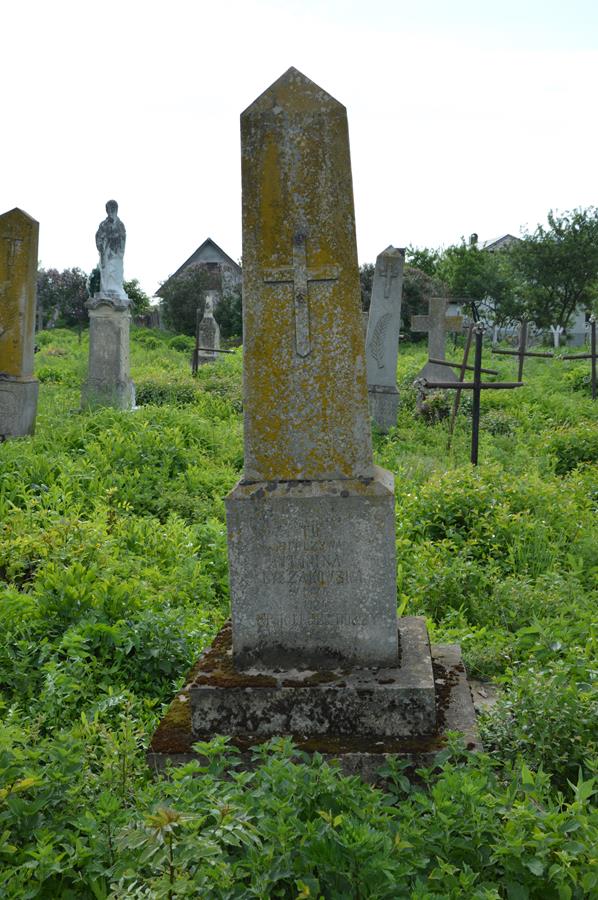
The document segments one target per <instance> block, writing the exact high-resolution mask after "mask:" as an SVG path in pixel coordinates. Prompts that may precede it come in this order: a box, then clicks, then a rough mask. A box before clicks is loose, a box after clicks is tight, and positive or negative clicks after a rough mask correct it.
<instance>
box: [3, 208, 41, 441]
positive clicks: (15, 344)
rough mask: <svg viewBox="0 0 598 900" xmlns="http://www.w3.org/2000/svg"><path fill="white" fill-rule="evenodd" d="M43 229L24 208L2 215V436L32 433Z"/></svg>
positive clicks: (34, 409)
mask: <svg viewBox="0 0 598 900" xmlns="http://www.w3.org/2000/svg"><path fill="white" fill-rule="evenodd" d="M38 235H39V225H38V223H37V222H36V221H35V219H32V218H31V216H29V215H27V213H26V212H23V210H22V209H18V208H15V209H12V210H10V211H9V212H7V213H4V215H2V216H0V391H1V392H2V393H1V395H0V436H2V437H19V436H23V435H28V434H33V431H34V429H35V417H36V412H37V395H38V385H37V381H36V380H35V379H34V378H33V350H34V342H35V298H36V283H37V248H38Z"/></svg>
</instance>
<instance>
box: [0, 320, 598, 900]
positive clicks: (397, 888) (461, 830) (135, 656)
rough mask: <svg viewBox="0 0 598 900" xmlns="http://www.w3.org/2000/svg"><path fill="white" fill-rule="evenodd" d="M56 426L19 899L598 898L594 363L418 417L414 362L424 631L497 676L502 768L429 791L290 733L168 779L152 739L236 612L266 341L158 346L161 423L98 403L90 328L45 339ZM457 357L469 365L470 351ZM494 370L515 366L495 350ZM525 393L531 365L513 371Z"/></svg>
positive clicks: (31, 646)
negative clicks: (209, 360) (245, 394)
mask: <svg viewBox="0 0 598 900" xmlns="http://www.w3.org/2000/svg"><path fill="white" fill-rule="evenodd" d="M38 344H39V345H40V347H41V349H40V352H39V353H38V354H37V356H36V375H37V376H38V377H39V379H40V382H41V384H40V400H39V415H38V423H37V433H36V435H35V437H34V438H32V439H26V440H14V441H10V442H7V443H5V444H3V445H2V446H0V631H1V637H0V690H1V694H0V704H1V710H2V725H1V729H0V895H1V896H2V897H19V898H25V897H26V898H33V897H43V898H80V897H81V898H88V897H89V898H96V900H100V898H108V897H111V898H121V897H138V898H141V897H143V898H146V897H151V898H154V897H168V898H174V897H210V898H211V897H215V898H276V897H281V898H297V900H298V898H321V897H322V898H397V897H410V898H421V900H423V898H426V900H427V898H447V897H448V898H462V897H468V898H470V897H471V898H499V897H507V898H514V900H519V898H527V897H537V898H553V897H554V898H559V900H563V898H565V900H566V898H577V897H598V809H597V807H596V802H595V801H596V798H597V796H598V727H597V707H598V700H597V691H596V686H597V680H596V668H597V655H598V654H597V650H598V644H597V626H596V601H597V594H598V590H597V582H598V553H597V550H596V548H597V545H598V524H597V516H596V513H597V509H598V404H596V403H592V401H591V398H590V393H589V386H588V384H587V375H588V370H589V367H588V366H587V365H586V363H584V362H581V363H563V362H560V361H558V360H554V361H553V360H549V361H546V360H533V359H532V360H529V361H528V363H527V365H526V375H525V378H526V387H525V388H522V389H520V390H519V391H518V392H508V391H505V392H498V391H497V392H491V391H487V392H485V393H484V396H483V397H482V423H481V442H480V465H479V467H478V468H477V469H473V468H472V467H471V466H470V464H469V462H468V459H469V441H470V432H469V426H470V419H469V415H468V413H469V410H470V403H469V404H468V399H467V398H466V397H465V398H464V399H463V401H462V412H461V413H460V416H459V419H458V421H457V428H456V433H455V437H454V440H453V444H452V448H451V451H450V452H447V450H446V442H447V424H446V421H443V420H441V421H434V420H435V419H437V418H440V416H441V414H442V412H443V409H444V407H446V409H449V408H450V404H451V403H452V397H448V398H446V399H442V397H441V398H440V399H435V400H433V401H432V402H431V403H430V405H429V413H428V416H429V420H430V421H429V422H425V421H423V420H422V419H421V418H417V417H416V416H415V399H416V398H415V394H414V391H413V389H412V388H411V387H410V384H411V381H412V380H413V378H414V376H415V375H416V374H417V372H418V371H419V369H420V368H421V366H422V364H423V362H424V359H425V349H424V346H425V345H418V346H415V347H409V346H408V345H406V346H403V345H402V346H401V350H400V354H399V364H398V384H399V390H400V392H401V406H400V412H399V420H398V425H397V428H395V429H392V430H391V431H390V432H389V434H387V435H384V436H382V435H380V434H376V435H375V438H374V442H375V451H376V462H377V463H379V464H380V465H382V466H384V467H386V468H388V469H390V470H391V471H392V472H394V473H395V476H396V494H397V508H396V517H397V550H398V579H397V580H398V596H397V606H398V610H399V612H400V613H401V614H410V615H425V616H426V617H427V620H428V624H429V628H430V632H431V635H432V639H433V640H434V641H435V642H460V643H461V645H462V648H463V653H464V658H465V663H466V666H467V669H468V673H469V675H470V677H471V678H473V679H477V680H478V681H482V682H484V683H485V682H488V683H492V687H491V686H490V684H489V685H488V687H487V688H482V692H481V694H480V692H478V693H477V696H478V697H479V696H483V694H484V693H487V694H489V695H490V694H492V693H493V691H494V689H497V691H498V700H497V702H496V703H495V704H494V705H492V706H491V707H488V708H487V709H486V710H485V711H482V714H481V717H480V722H479V724H480V730H481V735H482V738H483V741H484V744H485V752H484V753H480V754H468V753H467V752H465V751H464V750H463V748H462V747H461V746H460V745H459V742H458V740H456V739H455V740H454V741H452V742H451V743H450V744H449V745H447V747H446V750H445V751H443V753H442V754H441V758H440V764H439V766H438V767H437V768H436V769H427V770H420V771H419V772H418V778H417V780H416V782H415V783H413V782H412V781H410V780H409V779H407V778H406V777H405V774H404V771H403V765H402V764H401V763H396V764H392V765H391V764H388V765H387V767H386V771H385V777H386V783H387V790H386V791H382V790H379V789H377V788H373V787H371V786H368V785H366V784H364V783H362V782H361V781H360V780H359V779H358V778H346V777H343V776H341V775H340V774H339V772H338V770H337V769H336V768H334V767H331V766H328V765H326V764H324V763H323V762H322V760H321V759H320V758H319V757H318V756H317V755H316V756H313V757H309V758H308V757H304V758H301V757H298V756H297V755H296V754H294V753H293V748H292V746H290V745H289V744H288V743H287V742H285V741H276V740H274V741H272V742H271V743H270V744H269V745H266V746H264V747H263V748H262V749H261V750H260V751H259V753H258V755H259V759H260V762H259V765H258V767H257V768H256V769H255V771H253V772H249V773H248V772H240V771H239V772H237V774H235V775H234V776H233V777H232V778H225V777H224V771H225V769H227V770H230V766H231V758H232V757H234V754H233V752H232V751H231V750H230V749H227V747H226V742H224V741H219V740H216V741H214V742H213V743H212V744H211V745H210V746H206V747H204V752H205V753H206V754H207V755H208V756H209V758H210V760H211V761H210V764H209V766H207V767H205V768H204V769H201V767H200V766H199V764H198V763H190V764H188V765H186V766H183V767H181V768H178V769H175V770H173V772H172V774H171V777H170V778H168V779H162V778H156V777H154V776H152V774H151V773H150V771H149V768H148V767H147V764H146V761H145V756H144V750H145V748H146V746H147V742H148V739H149V737H150V735H151V734H152V732H153V730H154V729H155V727H156V724H157V722H158V720H159V718H160V716H161V714H163V712H164V710H165V708H166V705H167V704H168V703H169V702H170V700H171V699H172V697H173V696H174V695H175V693H176V690H177V688H179V687H180V686H181V685H182V683H183V679H184V675H185V673H186V671H187V670H188V669H189V667H190V666H191V665H192V663H193V662H194V661H195V660H196V659H197V657H198V655H199V652H200V650H201V649H202V648H203V647H204V646H206V645H207V644H208V643H209V641H210V640H211V638H212V637H213V636H214V634H215V633H216V631H217V630H218V628H219V627H220V625H221V624H222V622H223V621H224V620H225V619H226V617H227V613H228V585H227V560H226V533H225V524H224V505H223V497H224V495H225V494H226V492H227V491H228V490H229V489H230V488H231V487H232V486H233V485H234V483H235V482H236V480H237V479H238V477H239V473H240V471H241V467H242V452H243V451H242V421H241V414H240V413H241V365H242V360H241V352H240V351H238V352H236V353H235V354H233V355H231V356H223V357H222V359H220V360H218V362H217V363H216V364H214V365H206V366H203V367H201V368H200V371H199V374H198V376H197V378H196V379H193V378H192V377H191V375H190V371H189V359H190V353H191V349H192V344H193V342H192V340H191V339H188V338H185V337H175V338H172V337H171V336H168V335H164V334H163V333H160V332H151V331H149V330H136V331H134V332H133V336H132V375H133V379H134V381H135V383H136V387H137V401H138V403H139V404H140V408H139V409H138V410H136V411H134V412H132V413H130V412H119V411H113V410H110V409H101V410H98V411H96V412H93V413H88V412H86V413H78V412H75V410H76V409H77V407H78V405H79V391H80V385H81V382H82V381H83V380H84V377H85V371H86V360H87V346H86V337H85V335H84V336H83V341H82V343H79V341H78V338H77V335H76V334H75V333H71V332H69V331H65V330H56V331H53V332H44V333H42V334H40V335H38ZM448 355H449V356H451V357H452V358H455V357H458V356H459V351H457V352H456V353H455V354H450V353H449V354H448ZM485 359H486V360H489V359H490V356H489V353H486V354H485ZM492 365H493V366H494V367H495V368H497V369H498V370H499V372H500V374H499V379H500V380H512V379H513V375H514V371H515V369H514V367H515V366H516V361H515V362H514V361H513V360H511V359H509V358H508V357H501V358H500V359H498V358H497V357H495V358H494V359H493V361H492Z"/></svg>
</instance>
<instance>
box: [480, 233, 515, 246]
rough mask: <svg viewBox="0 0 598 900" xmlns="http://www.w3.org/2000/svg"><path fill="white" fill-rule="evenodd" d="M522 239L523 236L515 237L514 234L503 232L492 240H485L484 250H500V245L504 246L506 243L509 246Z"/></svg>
mask: <svg viewBox="0 0 598 900" xmlns="http://www.w3.org/2000/svg"><path fill="white" fill-rule="evenodd" d="M520 240H521V238H518V237H515V235H514V234H503V235H501V236H500V237H497V238H492V240H490V241H484V243H483V244H482V250H498V248H499V247H504V246H505V244H506V245H507V246H508V245H509V244H513V243H514V242H516V241H520Z"/></svg>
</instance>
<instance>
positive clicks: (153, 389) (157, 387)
mask: <svg viewBox="0 0 598 900" xmlns="http://www.w3.org/2000/svg"><path fill="white" fill-rule="evenodd" d="M198 393H199V391H198V389H197V388H196V387H195V385H193V384H180V383H178V384H177V383H176V382H171V383H161V382H159V381H142V382H140V383H136V384H135V399H136V402H137V404H138V405H139V406H147V405H149V404H152V405H154V406H164V405H165V404H173V405H175V406H188V405H189V404H190V403H195V402H196V400H197V397H198Z"/></svg>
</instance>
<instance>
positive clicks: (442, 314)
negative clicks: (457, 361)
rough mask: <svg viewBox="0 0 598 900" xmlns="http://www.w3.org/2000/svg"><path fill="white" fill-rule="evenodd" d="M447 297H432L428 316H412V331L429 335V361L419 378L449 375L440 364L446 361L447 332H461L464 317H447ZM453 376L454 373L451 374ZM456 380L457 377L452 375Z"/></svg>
mask: <svg viewBox="0 0 598 900" xmlns="http://www.w3.org/2000/svg"><path fill="white" fill-rule="evenodd" d="M448 302H449V301H448V300H447V299H446V297H430V300H429V303H428V315H427V316H412V317H411V330H412V331H424V332H427V333H428V357H429V359H428V361H427V363H426V364H425V366H424V367H423V369H422V370H421V372H420V373H419V375H418V378H442V377H443V375H446V374H447V373H445V372H443V371H442V366H441V365H439V364H438V360H440V361H441V362H442V361H443V360H444V355H445V344H446V335H447V332H460V331H461V329H462V327H463V317H462V316H447V314H446V307H447V304H448ZM451 375H452V372H451ZM452 378H453V379H454V380H456V376H454V375H452Z"/></svg>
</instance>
